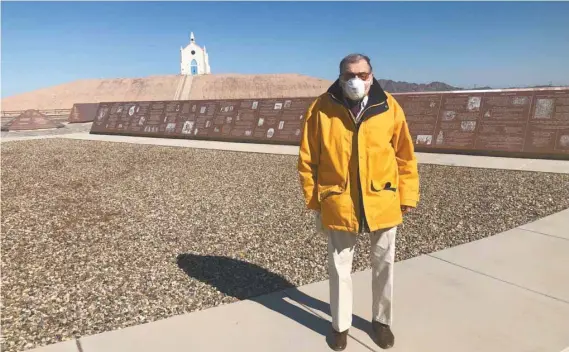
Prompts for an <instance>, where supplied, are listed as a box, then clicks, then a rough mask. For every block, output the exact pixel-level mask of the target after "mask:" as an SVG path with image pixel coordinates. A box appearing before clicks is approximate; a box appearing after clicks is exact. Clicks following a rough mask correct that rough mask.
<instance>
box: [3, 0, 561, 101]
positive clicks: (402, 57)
mask: <svg viewBox="0 0 569 352" xmlns="http://www.w3.org/2000/svg"><path fill="white" fill-rule="evenodd" d="M1 6H2V25H1V26H2V78H1V83H2V96H10V95H14V94H18V93H21V92H26V91H30V90H34V89H38V88H42V87H48V86H51V85H56V84H60V83H65V82H69V81H73V80H77V79H86V78H113V77H144V76H149V75H163V74H178V73H179V70H180V67H179V60H180V46H182V45H183V46H185V45H186V44H188V42H189V34H190V31H194V32H195V35H196V42H197V44H198V45H202V46H203V45H206V47H207V50H208V52H209V56H210V64H211V69H212V73H301V74H306V75H310V76H315V77H320V78H327V79H330V80H333V79H335V78H336V76H337V74H338V72H337V71H338V62H339V61H340V59H341V58H342V57H343V56H344V55H346V54H348V53H351V52H363V53H365V54H368V55H370V56H371V58H372V64H373V65H374V69H375V73H376V76H377V78H385V79H393V80H400V81H408V82H415V83H428V82H431V81H443V82H446V83H449V84H452V85H456V86H461V87H472V86H473V85H478V86H483V85H490V86H493V87H504V86H520V85H521V86H526V85H536V84H549V83H550V82H551V83H553V84H556V85H561V84H564V85H567V84H569V64H568V63H569V22H568V20H567V18H568V14H569V2H549V3H547V2H428V3H427V2H390V3H387V2H43V1H42V2H6V1H2V5H1Z"/></svg>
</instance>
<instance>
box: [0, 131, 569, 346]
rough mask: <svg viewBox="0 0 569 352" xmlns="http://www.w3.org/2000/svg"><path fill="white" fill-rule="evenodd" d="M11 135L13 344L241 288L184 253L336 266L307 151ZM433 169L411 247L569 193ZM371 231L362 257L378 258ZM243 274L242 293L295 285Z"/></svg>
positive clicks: (6, 273) (300, 277) (5, 163)
mask: <svg viewBox="0 0 569 352" xmlns="http://www.w3.org/2000/svg"><path fill="white" fill-rule="evenodd" d="M1 149H2V150H1V151H2V169H1V176H2V186H1V187H2V188H1V205H2V219H1V220H2V253H1V254H2V291H1V298H2V320H1V323H2V334H3V337H4V340H3V344H2V350H3V351H20V350H23V349H28V348H32V347H37V346H41V345H45V344H50V343H54V342H57V341H61V340H66V339H70V338H72V337H77V336H84V335H90V334H94V333H98V332H102V331H107V330H112V329H117V328H121V327H126V326H130V325H134V324H140V323H143V322H149V321H153V320H157V319H161V318H165V317H168V316H172V315H175V314H181V313H185V312H191V311H195V310H199V309H204V308H207V307H212V306H215V305H219V304H223V303H229V302H232V301H235V300H236V298H235V297H231V296H225V295H224V294H223V293H221V292H220V291H217V290H216V289H214V288H212V287H211V286H209V285H207V284H206V283H203V282H200V281H198V280H196V279H194V278H189V277H188V276H187V275H186V274H185V273H184V272H183V271H182V270H181V269H180V268H179V267H178V265H177V263H176V258H177V256H178V255H180V254H184V253H193V254H201V255H214V256H227V257H230V258H234V259H239V260H243V261H246V262H250V263H254V264H256V265H259V266H261V267H264V268H266V269H268V270H270V271H271V272H272V273H275V274H276V275H282V277H283V278H284V279H286V280H288V281H290V282H291V283H293V284H294V285H302V284H307V283H310V282H315V281H319V280H324V279H326V278H327V275H326V262H325V252H326V249H325V248H326V246H325V240H324V239H323V238H322V237H320V236H318V235H315V234H314V231H313V218H312V214H311V213H310V212H307V211H305V210H304V208H303V202H302V199H301V195H300V194H301V193H300V190H299V184H298V177H297V174H296V158H295V157H294V156H283V155H266V154H246V153H236V152H227V151H208V150H197V149H184V148H171V147H158V146H148V145H133V144H119V143H109V142H95V141H75V140H58V139H47V140H33V141H19V142H7V143H2V146H1ZM420 172H421V176H422V186H423V190H422V194H423V195H422V203H421V206H420V208H419V209H418V210H417V211H416V212H415V213H413V214H411V215H410V216H408V217H407V220H406V225H405V227H404V228H403V229H402V230H401V231H400V232H399V234H398V236H399V237H398V244H397V260H401V259H406V258H410V257H413V256H417V255H419V254H422V253H429V252H432V251H435V250H439V249H442V248H445V247H449V246H454V245H457V244H461V243H465V242H468V241H472V240H476V239H479V238H482V237H485V236H489V235H492V234H496V233H499V232H502V231H505V230H508V229H511V228H513V227H517V226H519V225H521V224H524V223H527V222H529V221H533V220H536V219H538V218H540V217H543V216H546V215H549V214H552V213H555V212H557V211H560V210H562V209H565V208H568V207H569V187H567V184H569V175H566V174H565V175H564V174H546V173H533V172H518V171H500V170H490V169H473V168H461V167H447V166H434V165H421V167H420ZM365 242H367V239H364V238H362V239H361V240H360V243H359V244H360V248H359V251H357V254H356V258H355V265H354V266H355V268H354V269H355V270H361V269H364V268H367V267H368V265H369V263H368V259H367V258H368V257H367V250H366V248H365V247H364V246H361V244H364V243H365ZM234 270H238V269H234ZM211 274H213V275H216V274H215V273H211ZM226 274H227V273H225V275H220V276H219V277H227V275H226ZM234 276H236V277H240V280H237V281H239V282H241V284H242V286H241V287H239V288H235V289H234V291H239V292H240V296H241V297H242V298H243V297H247V296H253V295H258V294H262V293H267V292H269V291H272V290H276V289H279V288H283V287H279V285H266V284H263V282H264V281H263V280H256V279H255V275H250V274H247V273H235V275H234ZM275 282H278V280H277V281H275ZM280 282H281V286H282V285H283V284H284V283H285V282H286V281H285V280H281V281H280ZM243 283H246V284H243Z"/></svg>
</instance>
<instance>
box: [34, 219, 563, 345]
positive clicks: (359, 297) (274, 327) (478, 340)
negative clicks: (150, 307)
mask: <svg viewBox="0 0 569 352" xmlns="http://www.w3.org/2000/svg"><path fill="white" fill-rule="evenodd" d="M568 229H569V209H567V210H565V211H562V212H560V213H557V214H554V215H552V216H549V217H546V218H544V219H541V220H538V221H536V222H534V223H530V224H527V225H524V226H521V227H519V228H516V229H513V230H510V231H507V232H504V233H501V234H498V235H495V236H492V237H489V238H485V239H482V240H479V241H475V242H471V243H468V244H464V245H461V246H457V247H454V248H450V249H446V250H442V251H439V252H436V253H431V254H429V255H423V256H420V257H417V258H413V259H410V260H405V261H401V262H398V263H396V265H395V306H394V313H395V320H394V325H393V330H394V333H395V336H396V343H395V347H394V348H393V349H391V351H393V352H423V351H425V352H430V351H437V352H479V351H484V352H524V351H526V352H530V351H539V352H561V351H564V350H565V349H566V348H569V230H568ZM353 279H354V280H353V283H354V292H355V294H354V296H355V297H354V320H353V328H352V329H351V331H350V339H349V341H348V348H347V349H346V351H354V352H355V351H366V352H369V351H380V350H381V349H380V348H379V347H377V346H376V345H375V344H374V343H373V341H372V340H371V338H370V337H369V335H368V330H369V319H370V317H371V314H370V310H371V286H370V270H366V271H362V272H357V273H355V274H353ZM329 321H330V315H329V309H328V283H327V281H324V282H318V283H314V284H310V285H306V286H302V287H299V288H295V289H289V290H285V291H282V292H276V293H273V294H269V295H266V296H262V297H259V298H256V299H253V300H246V301H240V302H238V303H233V304H229V305H225V306H220V307H216V308H211V309H207V310H204V311H200V312H195V313H190V314H186V315H180V316H176V317H172V318H168V319H164V320H161V321H157V322H153V323H148V324H144V325H139V326H133V327H130V328H126V329H122V330H117V331H111V332H105V333H101V334H98V335H93V336H87V337H83V338H81V339H80V340H79V341H68V342H63V343H60V344H55V345H51V346H47V347H45V348H39V349H36V350H34V351H35V352H40V351H41V352H76V351H81V352H155V351H191V352H200V351H204V352H206V351H207V352H218V351H219V352H222V351H223V352H225V351H234V352H240V351H243V352H245V351H247V352H266V351H274V352H281V351H282V352H284V351H310V352H318V351H322V352H324V351H330V349H329V348H328V346H327V344H326V342H325V341H326V340H325V336H326V334H327V333H328V331H329Z"/></svg>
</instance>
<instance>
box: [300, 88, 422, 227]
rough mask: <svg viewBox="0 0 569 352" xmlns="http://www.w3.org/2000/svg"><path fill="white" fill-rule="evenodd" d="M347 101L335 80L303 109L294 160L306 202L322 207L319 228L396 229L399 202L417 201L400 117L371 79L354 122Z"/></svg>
mask: <svg viewBox="0 0 569 352" xmlns="http://www.w3.org/2000/svg"><path fill="white" fill-rule="evenodd" d="M344 101H345V100H344V98H343V94H342V89H341V87H340V85H339V82H338V81H336V82H335V83H334V84H333V85H332V86H331V87H330V88H329V89H328V91H327V92H326V93H324V94H322V95H321V96H319V97H318V98H316V100H315V101H314V102H313V103H312V104H311V105H310V106H309V108H308V110H307V112H306V115H305V120H304V125H303V130H302V135H301V141H300V152H299V158H298V172H299V174H300V181H301V184H302V189H303V193H304V197H305V201H306V205H307V207H308V208H309V209H314V210H318V211H320V215H321V220H322V225H323V226H324V227H326V228H328V229H331V230H339V231H348V232H352V233H361V232H368V231H376V230H378V229H383V228H389V227H393V226H397V225H399V224H401V223H402V221H403V216H402V213H401V207H400V206H401V205H407V206H411V207H416V206H417V202H418V201H419V174H418V170H417V160H416V158H415V154H414V145H413V140H412V137H411V135H410V133H409V129H408V126H407V122H406V120H405V114H404V113H403V110H402V109H401V106H400V105H399V104H398V103H397V101H396V100H395V98H393V96H392V95H391V94H389V93H387V92H385V91H383V89H382V88H381V86H380V85H379V83H378V82H377V80H375V79H374V80H373V84H372V86H371V88H370V91H369V94H368V102H367V105H366V107H365V108H364V110H363V111H362V113H361V118H360V120H359V121H360V122H359V123H356V120H355V118H354V116H353V114H352V112H351V111H350V110H349V109H348V107H347V105H346V104H345V103H344ZM362 194H363V197H362V196H361V195H362Z"/></svg>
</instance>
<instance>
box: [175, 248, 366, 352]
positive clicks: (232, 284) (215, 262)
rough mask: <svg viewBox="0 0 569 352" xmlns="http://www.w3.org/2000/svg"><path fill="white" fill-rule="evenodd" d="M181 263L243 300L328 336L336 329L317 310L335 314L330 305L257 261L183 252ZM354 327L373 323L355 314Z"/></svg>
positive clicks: (196, 275) (190, 272)
mask: <svg viewBox="0 0 569 352" xmlns="http://www.w3.org/2000/svg"><path fill="white" fill-rule="evenodd" d="M177 264H178V267H180V269H182V270H184V272H185V273H186V274H187V275H188V276H189V277H191V278H194V279H197V280H199V281H201V282H204V283H207V284H208V285H210V286H212V287H214V288H216V289H217V290H218V291H220V292H222V293H224V294H225V295H228V296H231V297H235V298H237V299H239V300H245V299H248V300H252V301H254V302H257V303H259V304H261V305H263V306H265V307H266V308H269V309H271V310H273V311H275V312H278V313H280V314H282V315H284V316H286V317H288V318H290V319H292V320H294V321H296V322H298V323H299V324H302V325H303V326H305V327H307V328H308V329H311V330H312V331H314V332H316V333H318V334H320V335H322V336H325V337H326V338H329V336H330V332H331V329H332V328H331V324H330V322H329V321H328V320H326V319H324V318H321V317H319V316H318V315H317V314H318V313H316V312H315V311H321V312H323V313H325V314H328V316H331V315H330V305H329V304H328V303H325V302H322V301H321V300H318V299H316V298H314V297H311V296H309V295H307V294H305V293H303V292H301V291H300V290H298V289H297V288H296V286H295V285H294V284H292V283H291V282H290V281H288V280H287V279H285V278H284V277H282V276H280V275H278V274H275V273H272V272H270V271H268V270H267V269H265V268H262V267H260V266H258V265H255V264H251V263H248V262H244V261H241V260H237V259H233V258H229V257H223V256H210V255H197V254H180V255H178V257H177ZM285 289H286V292H285V295H281V296H279V297H281V299H275V295H271V296H263V295H265V294H268V293H273V292H275V291H282V290H285ZM285 296H288V297H289V298H291V299H292V300H294V301H296V302H297V303H300V304H301V305H303V306H304V307H306V308H307V309H309V310H310V311H312V312H314V314H312V313H310V312H308V311H307V310H305V309H302V308H300V307H298V306H296V305H294V304H292V303H289V302H287V301H286V300H285V299H283V298H285ZM352 327H354V328H357V329H359V330H362V331H364V332H366V333H368V334H371V323H370V322H369V321H367V320H365V319H362V318H360V317H358V316H356V315H354V316H353V317H352ZM370 336H371V335H370ZM328 342H330V341H329V340H328ZM360 343H362V342H360ZM366 346H367V345H366ZM368 347H369V346H368Z"/></svg>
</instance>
